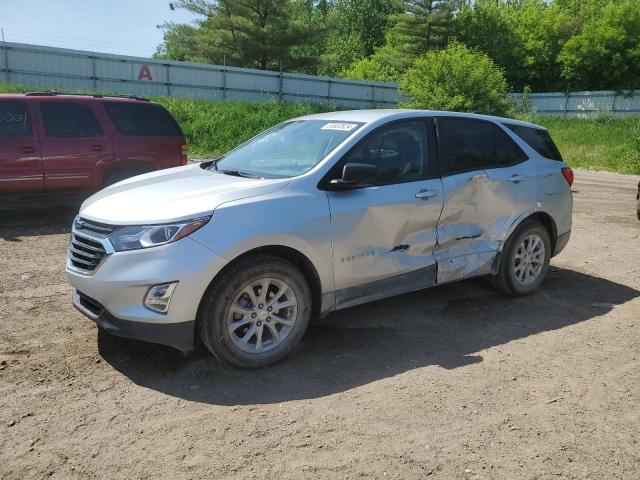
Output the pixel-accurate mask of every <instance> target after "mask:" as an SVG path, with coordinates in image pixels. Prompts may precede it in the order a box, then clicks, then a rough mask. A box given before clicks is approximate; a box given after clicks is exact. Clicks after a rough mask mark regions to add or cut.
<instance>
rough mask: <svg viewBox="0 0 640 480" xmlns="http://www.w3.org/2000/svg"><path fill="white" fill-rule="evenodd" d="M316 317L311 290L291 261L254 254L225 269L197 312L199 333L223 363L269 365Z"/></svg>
mask: <svg viewBox="0 0 640 480" xmlns="http://www.w3.org/2000/svg"><path fill="white" fill-rule="evenodd" d="M310 317H311V291H310V289H309V285H308V283H307V281H306V279H305V277H304V275H302V273H301V272H300V270H298V269H297V268H296V267H295V266H294V265H293V264H291V263H289V262H288V261H286V260H284V259H282V258H279V257H275V256H271V255H255V256H251V257H248V258H246V259H242V260H240V261H239V262H238V263H237V264H235V265H233V266H232V267H231V268H229V269H228V270H226V271H225V272H223V273H222V275H221V276H220V277H219V278H217V279H216V281H215V283H214V284H213V285H212V287H211V288H210V289H209V290H208V291H207V293H206V294H205V298H204V299H203V303H202V305H201V307H200V311H199V313H198V325H199V330H200V338H201V340H202V343H203V344H204V345H205V346H206V347H207V349H208V350H209V351H210V352H211V353H213V354H214V355H215V356H216V357H218V358H219V359H221V360H223V361H224V362H227V363H230V364H232V365H235V366H237V367H242V368H258V367H264V366H266V365H270V364H272V363H275V362H277V361H278V360H280V359H282V358H283V357H285V356H286V355H287V354H288V353H289V352H291V350H293V348H294V347H295V346H296V345H297V344H298V342H299V341H300V339H301V338H302V336H303V335H304V332H305V331H306V329H307V326H308V324H309V319H310Z"/></svg>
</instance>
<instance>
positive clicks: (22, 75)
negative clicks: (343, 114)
mask: <svg viewBox="0 0 640 480" xmlns="http://www.w3.org/2000/svg"><path fill="white" fill-rule="evenodd" d="M2 80H4V81H6V82H7V83H16V84H20V85H27V86H32V87H34V88H47V89H49V88H59V89H71V90H98V91H102V92H109V93H120V94H129V95H140V96H155V95H161V96H171V97H182V98H196V99H207V100H224V99H228V100H249V101H256V100H258V101H260V100H284V101H289V102H296V103H322V104H330V105H335V106H338V107H343V108H384V107H394V106H395V105H396V104H397V102H398V99H399V94H398V88H397V85H396V84H393V83H380V82H362V81H355V80H344V79H338V78H330V77H316V76H312V75H303V74H298V73H284V72H274V71H268V70H255V69H249V68H236V67H226V66H221V65H208V64H201V63H190V62H175V61H167V60H158V59H151V58H139V57H129V56H122V55H112V54H106V53H96V52H87V51H80V50H69V49H63V48H53V47H45V46H40V45H28V44H21V43H10V42H6V43H0V81H2Z"/></svg>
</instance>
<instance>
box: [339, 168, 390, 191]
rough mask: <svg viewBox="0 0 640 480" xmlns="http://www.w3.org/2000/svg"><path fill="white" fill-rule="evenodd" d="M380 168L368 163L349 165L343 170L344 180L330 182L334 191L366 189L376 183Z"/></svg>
mask: <svg viewBox="0 0 640 480" xmlns="http://www.w3.org/2000/svg"><path fill="white" fill-rule="evenodd" d="M377 177H378V168H377V167H376V166H375V165H369V164H368V163H347V164H346V165H345V166H344V167H343V169H342V178H336V179H334V180H331V181H330V182H329V188H330V189H332V190H349V189H352V188H358V187H366V186H367V185H371V184H372V183H374V182H375V181H376V178H377Z"/></svg>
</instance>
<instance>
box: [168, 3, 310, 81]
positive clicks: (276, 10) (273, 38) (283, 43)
mask: <svg viewBox="0 0 640 480" xmlns="http://www.w3.org/2000/svg"><path fill="white" fill-rule="evenodd" d="M177 6H178V7H179V8H184V9H186V10H189V11H191V12H194V13H197V14H199V15H202V16H203V17H204V20H201V21H199V22H198V25H197V27H194V28H195V31H193V29H189V28H186V27H185V26H183V25H175V24H167V25H165V36H164V43H163V45H162V46H161V47H160V49H159V54H158V55H160V56H163V57H164V58H172V55H174V54H175V53H176V52H177V53H179V54H181V55H182V56H184V57H186V58H185V59H187V60H205V61H208V62H211V63H222V62H223V61H226V63H227V64H230V65H237V66H242V67H255V68H261V69H266V68H278V66H279V63H280V62H283V63H284V64H285V65H287V66H288V67H294V68H295V67H300V66H305V65H309V64H310V63H313V62H315V61H316V59H314V58H313V57H309V56H296V55H295V54H294V52H293V49H292V47H293V46H294V45H305V44H312V43H314V40H315V39H316V35H315V34H316V32H314V30H313V29H312V28H310V25H309V24H307V23H304V22H301V21H300V20H299V18H296V17H295V16H294V2H293V1H292V0H284V1H283V0H216V1H211V2H208V1H206V0H181V1H179V2H177ZM186 52H188V53H186Z"/></svg>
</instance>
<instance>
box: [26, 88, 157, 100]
mask: <svg viewBox="0 0 640 480" xmlns="http://www.w3.org/2000/svg"><path fill="white" fill-rule="evenodd" d="M25 95H26V96H28V97H57V96H60V95H74V96H80V97H93V98H128V99H129V100H139V101H141V102H150V101H151V100H149V99H148V98H143V97H138V96H137V95H101V94H97V93H62V92H56V91H55V90H51V91H49V92H28V93H25Z"/></svg>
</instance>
